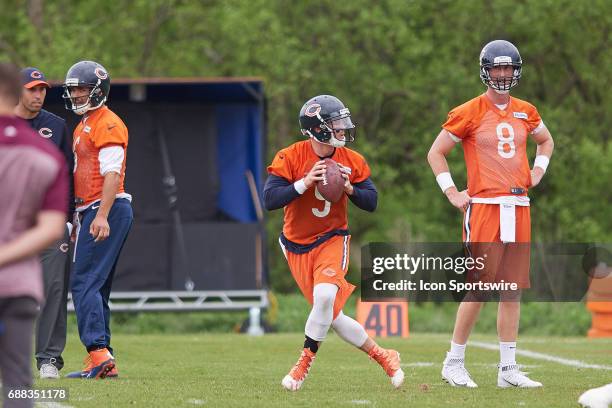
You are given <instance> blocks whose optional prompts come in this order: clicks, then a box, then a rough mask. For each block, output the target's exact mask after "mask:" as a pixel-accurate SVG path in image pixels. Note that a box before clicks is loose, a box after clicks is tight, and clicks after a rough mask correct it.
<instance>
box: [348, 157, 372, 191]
mask: <svg viewBox="0 0 612 408" xmlns="http://www.w3.org/2000/svg"><path fill="white" fill-rule="evenodd" d="M352 161H353V174H352V177H351V183H352V184H356V183H361V182H362V181H365V180H367V179H368V178H369V177H370V175H371V171H370V166H369V165H368V162H367V161H366V159H365V158H364V157H363V156H362V155H360V154H358V153H356V152H355V153H354V157H353V160H352Z"/></svg>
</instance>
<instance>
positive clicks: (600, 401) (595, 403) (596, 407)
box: [578, 384, 612, 408]
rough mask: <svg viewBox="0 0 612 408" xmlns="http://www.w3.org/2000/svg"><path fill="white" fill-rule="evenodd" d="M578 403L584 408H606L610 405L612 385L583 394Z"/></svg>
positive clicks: (611, 401)
mask: <svg viewBox="0 0 612 408" xmlns="http://www.w3.org/2000/svg"><path fill="white" fill-rule="evenodd" d="M578 403H579V404H580V405H581V406H583V407H585V408H608V406H609V405H610V403H612V384H608V385H604V386H603V387H599V388H592V389H590V390H588V391H586V392H584V393H583V394H582V395H581V396H580V398H578Z"/></svg>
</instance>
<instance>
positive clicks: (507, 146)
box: [442, 94, 543, 197]
mask: <svg viewBox="0 0 612 408" xmlns="http://www.w3.org/2000/svg"><path fill="white" fill-rule="evenodd" d="M540 126H543V124H542V119H541V118H540V115H539V114H538V111H537V109H536V108H535V107H534V106H533V105H531V104H530V103H528V102H525V101H522V100H520V99H517V98H513V97H511V98H510V102H509V103H508V106H506V109H505V110H500V109H499V108H498V107H497V106H495V104H493V102H491V100H489V98H488V97H487V96H486V95H484V94H483V95H481V96H479V97H476V98H474V99H472V100H470V101H468V102H466V103H464V104H463V105H461V106H458V107H456V108H455V109H453V110H452V111H450V113H449V114H448V119H447V120H446V123H444V125H442V127H443V128H444V129H446V130H447V131H448V132H450V133H451V134H452V135H453V136H454V137H456V138H459V139H461V142H462V145H463V154H464V157H465V163H466V166H467V172H468V194H469V195H470V196H471V197H497V196H502V195H510V194H512V189H513V188H521V189H523V191H524V193H522V194H520V195H526V194H527V189H528V188H529V186H531V172H530V167H529V162H528V161H527V149H526V147H527V136H528V135H529V134H530V133H532V132H533V131H534V130H536V129H537V128H539V127H540Z"/></svg>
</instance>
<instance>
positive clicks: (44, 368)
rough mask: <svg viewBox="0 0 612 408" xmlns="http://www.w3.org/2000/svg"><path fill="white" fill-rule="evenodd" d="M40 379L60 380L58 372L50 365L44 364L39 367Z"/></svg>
mask: <svg viewBox="0 0 612 408" xmlns="http://www.w3.org/2000/svg"><path fill="white" fill-rule="evenodd" d="M40 378H41V379H54V380H55V379H58V378H60V375H59V370H58V369H57V367H56V366H54V365H53V364H52V363H45V364H42V365H41V366H40Z"/></svg>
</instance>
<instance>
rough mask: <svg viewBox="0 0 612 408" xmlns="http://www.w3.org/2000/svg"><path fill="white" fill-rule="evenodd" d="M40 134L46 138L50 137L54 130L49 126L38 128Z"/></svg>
mask: <svg viewBox="0 0 612 408" xmlns="http://www.w3.org/2000/svg"><path fill="white" fill-rule="evenodd" d="M38 134H39V135H41V136H42V137H44V138H45V139H49V138H50V137H51V136H53V131H52V130H51V129H49V128H47V127H44V128H40V129H38Z"/></svg>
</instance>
